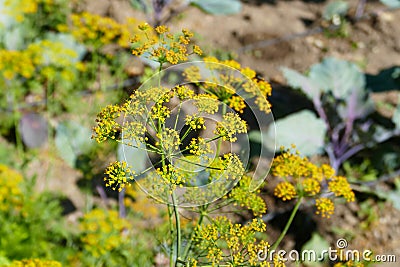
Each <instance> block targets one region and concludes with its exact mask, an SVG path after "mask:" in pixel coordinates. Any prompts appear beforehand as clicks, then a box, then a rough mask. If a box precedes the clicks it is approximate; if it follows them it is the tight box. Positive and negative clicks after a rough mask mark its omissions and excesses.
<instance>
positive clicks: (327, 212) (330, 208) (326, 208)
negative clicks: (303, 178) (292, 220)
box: [315, 198, 335, 218]
mask: <svg viewBox="0 0 400 267" xmlns="http://www.w3.org/2000/svg"><path fill="white" fill-rule="evenodd" d="M315 206H316V207H317V211H316V212H315V213H316V214H318V215H321V216H322V217H324V218H330V217H331V215H332V214H333V213H334V211H335V205H334V204H333V202H332V200H330V199H329V198H319V199H316V200H315Z"/></svg>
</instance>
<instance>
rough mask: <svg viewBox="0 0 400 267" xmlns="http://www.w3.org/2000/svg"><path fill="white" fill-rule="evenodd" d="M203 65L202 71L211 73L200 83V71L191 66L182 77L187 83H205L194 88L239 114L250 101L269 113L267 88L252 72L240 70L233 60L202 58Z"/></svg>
mask: <svg viewBox="0 0 400 267" xmlns="http://www.w3.org/2000/svg"><path fill="white" fill-rule="evenodd" d="M204 61H205V62H206V67H207V68H208V69H209V70H212V71H214V72H212V73H213V74H214V76H213V77H211V78H209V77H208V78H204V79H201V77H202V75H201V73H200V68H199V67H197V66H191V67H189V68H187V69H185V70H184V73H183V75H184V76H185V78H186V80H187V81H188V82H197V81H200V80H204V81H207V82H204V83H201V84H198V85H199V86H200V87H201V88H203V89H204V91H206V92H207V93H208V94H211V95H214V96H216V97H217V98H218V99H219V100H220V101H221V102H223V103H225V104H227V105H229V107H231V108H233V109H234V110H235V111H237V112H239V113H243V110H244V109H245V108H246V106H247V105H248V103H250V100H252V101H254V104H255V105H257V106H258V108H259V109H260V110H261V111H264V112H266V113H269V112H270V107H271V105H270V103H269V102H268V100H267V97H268V96H270V95H271V91H272V89H271V85H270V84H269V83H268V82H266V81H264V80H262V79H259V78H258V77H257V76H256V72H255V71H254V70H252V69H250V68H247V67H246V68H242V67H241V65H240V64H239V63H238V62H236V61H234V60H224V61H220V60H218V59H216V58H215V57H205V58H204ZM222 85H223V86H222Z"/></svg>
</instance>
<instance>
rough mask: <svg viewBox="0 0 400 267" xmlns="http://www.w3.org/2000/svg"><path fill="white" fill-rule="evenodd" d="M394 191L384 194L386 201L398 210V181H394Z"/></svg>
mask: <svg viewBox="0 0 400 267" xmlns="http://www.w3.org/2000/svg"><path fill="white" fill-rule="evenodd" d="M395 185H396V190H393V191H391V192H389V194H386V196H387V199H388V200H390V201H391V202H392V203H393V207H395V208H396V209H398V210H400V180H399V179H397V180H395Z"/></svg>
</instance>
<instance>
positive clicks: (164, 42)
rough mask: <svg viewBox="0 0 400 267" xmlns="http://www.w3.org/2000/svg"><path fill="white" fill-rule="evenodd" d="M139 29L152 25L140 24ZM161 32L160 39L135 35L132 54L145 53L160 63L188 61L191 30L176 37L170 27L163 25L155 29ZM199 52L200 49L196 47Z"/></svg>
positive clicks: (139, 54) (143, 29) (145, 29)
mask: <svg viewBox="0 0 400 267" xmlns="http://www.w3.org/2000/svg"><path fill="white" fill-rule="evenodd" d="M139 29H140V30H142V31H147V30H148V29H151V27H150V26H149V25H148V24H146V25H140V26H139ZM154 31H155V32H156V33H158V34H159V39H158V40H156V39H155V38H152V37H150V36H148V35H146V36H145V37H146V38H145V40H141V41H140V40H139V38H138V37H135V38H134V39H133V40H132V41H133V48H132V54H133V55H136V56H141V55H144V56H145V57H147V58H149V59H151V60H154V61H156V62H159V63H160V65H163V64H164V63H170V64H178V63H179V62H182V61H186V60H187V58H188V56H189V53H188V49H187V46H188V45H189V44H190V38H191V37H192V36H193V34H192V33H190V32H189V31H186V30H184V31H183V33H182V34H180V35H179V34H178V35H177V36H176V37H174V36H173V35H172V34H171V33H170V32H169V28H168V27H166V26H164V25H161V26H158V27H156V28H155V29H154ZM196 51H197V52H198V49H196Z"/></svg>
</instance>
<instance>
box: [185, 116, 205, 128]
mask: <svg viewBox="0 0 400 267" xmlns="http://www.w3.org/2000/svg"><path fill="white" fill-rule="evenodd" d="M204 122H205V121H204V118H203V117H199V116H197V115H196V114H195V115H186V118H185V124H186V125H188V126H189V127H190V128H192V129H193V130H199V129H206V126H205V124H204Z"/></svg>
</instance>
